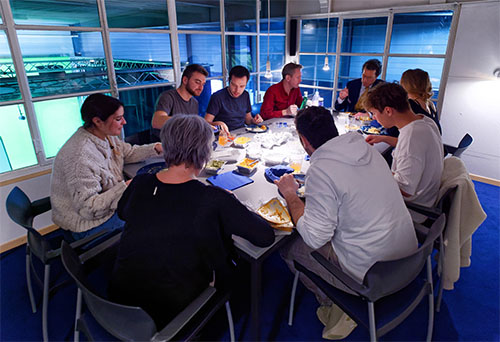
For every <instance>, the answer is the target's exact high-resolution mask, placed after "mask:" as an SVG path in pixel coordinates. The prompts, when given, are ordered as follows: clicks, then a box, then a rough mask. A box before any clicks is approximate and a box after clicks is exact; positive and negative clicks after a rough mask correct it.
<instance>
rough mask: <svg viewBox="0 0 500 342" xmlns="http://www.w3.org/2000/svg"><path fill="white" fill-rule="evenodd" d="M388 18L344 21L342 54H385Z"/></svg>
mask: <svg viewBox="0 0 500 342" xmlns="http://www.w3.org/2000/svg"><path fill="white" fill-rule="evenodd" d="M386 30H387V17H381V18H358V19H344V27H343V29H342V49H341V50H342V52H352V53H383V52H384V44H385V34H386Z"/></svg>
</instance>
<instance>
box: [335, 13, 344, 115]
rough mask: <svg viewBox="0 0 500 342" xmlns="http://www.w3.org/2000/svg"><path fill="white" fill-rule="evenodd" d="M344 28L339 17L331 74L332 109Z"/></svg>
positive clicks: (342, 21)
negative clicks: (332, 71)
mask: <svg viewBox="0 0 500 342" xmlns="http://www.w3.org/2000/svg"><path fill="white" fill-rule="evenodd" d="M343 27H344V18H343V17H339V19H338V22H337V44H336V46H335V71H334V74H333V92H332V107H333V106H334V105H335V99H336V98H337V91H336V90H335V89H337V85H338V84H339V71H340V49H341V48H342V30H343Z"/></svg>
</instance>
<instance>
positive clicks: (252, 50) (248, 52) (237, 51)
mask: <svg viewBox="0 0 500 342" xmlns="http://www.w3.org/2000/svg"><path fill="white" fill-rule="evenodd" d="M256 51H257V36H240V35H234V36H226V56H227V57H226V60H227V69H228V71H229V70H231V68H232V67H234V66H236V65H243V66H244V67H245V68H247V69H248V71H250V72H254V71H257V58H256Z"/></svg>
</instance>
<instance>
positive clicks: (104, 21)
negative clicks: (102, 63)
mask: <svg viewBox="0 0 500 342" xmlns="http://www.w3.org/2000/svg"><path fill="white" fill-rule="evenodd" d="M97 10H98V12H99V22H100V23H101V36H102V43H103V46H104V56H105V57H106V64H107V66H108V79H109V86H110V88H111V94H113V97H116V98H118V84H117V82H116V74H115V64H114V62H113V52H112V51H111V40H110V38H109V29H108V18H107V17H106V6H105V5H104V0H97Z"/></svg>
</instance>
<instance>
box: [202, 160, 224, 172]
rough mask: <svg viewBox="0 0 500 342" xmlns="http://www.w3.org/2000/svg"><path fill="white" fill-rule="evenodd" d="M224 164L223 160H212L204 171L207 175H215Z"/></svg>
mask: <svg viewBox="0 0 500 342" xmlns="http://www.w3.org/2000/svg"><path fill="white" fill-rule="evenodd" d="M224 164H226V162H225V161H224V160H217V159H212V160H210V161H209V162H208V163H207V165H206V166H205V171H207V173H212V174H216V173H217V172H219V170H220V169H221V168H222V167H223V166H224Z"/></svg>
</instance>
